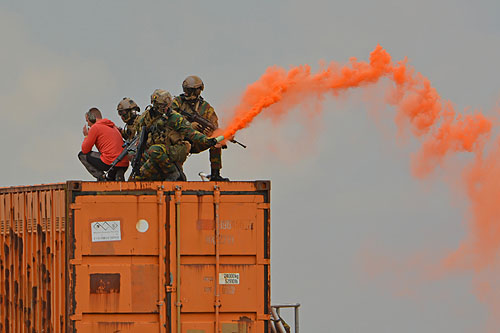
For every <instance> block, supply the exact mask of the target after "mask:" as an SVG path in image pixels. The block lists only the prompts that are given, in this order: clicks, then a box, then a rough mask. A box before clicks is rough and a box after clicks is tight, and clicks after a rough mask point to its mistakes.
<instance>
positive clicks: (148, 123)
mask: <svg viewBox="0 0 500 333" xmlns="http://www.w3.org/2000/svg"><path fill="white" fill-rule="evenodd" d="M151 104H152V105H150V106H148V107H147V108H146V110H145V112H144V113H143V114H142V115H141V117H140V119H139V120H138V123H137V131H140V130H141V129H142V128H143V127H146V130H147V133H148V135H147V142H146V146H145V152H146V153H145V154H144V156H143V161H144V162H143V164H142V166H141V168H140V170H139V173H138V175H137V176H136V177H135V179H136V180H169V181H175V180H186V176H185V175H184V172H183V169H182V166H183V164H184V162H185V161H186V158H187V156H188V154H189V151H190V150H191V144H196V145H197V146H199V147H200V149H201V150H205V149H208V148H210V147H212V146H214V145H216V144H217V143H218V142H217V139H215V138H210V137H208V136H206V135H204V134H202V133H200V132H198V131H196V130H194V129H193V128H192V127H191V124H190V123H189V122H188V121H186V120H185V119H184V118H183V117H182V116H181V115H180V114H178V113H177V112H175V111H173V110H172V109H171V108H170V106H171V105H172V96H171V95H170V93H169V92H167V91H165V90H162V89H156V90H155V91H154V92H153V94H152V95H151ZM136 158H137V157H136Z"/></svg>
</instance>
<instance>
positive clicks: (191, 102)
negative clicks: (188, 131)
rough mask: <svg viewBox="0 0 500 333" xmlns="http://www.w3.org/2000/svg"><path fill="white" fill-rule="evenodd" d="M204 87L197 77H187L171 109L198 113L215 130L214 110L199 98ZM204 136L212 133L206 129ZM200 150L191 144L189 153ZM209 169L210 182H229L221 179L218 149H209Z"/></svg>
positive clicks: (220, 156)
mask: <svg viewBox="0 0 500 333" xmlns="http://www.w3.org/2000/svg"><path fill="white" fill-rule="evenodd" d="M204 87H205V86H204V84H203V81H202V80H201V79H200V78H199V77H198V76H195V75H191V76H188V77H187V78H186V79H185V80H184V82H182V90H183V91H184V93H183V94H181V95H179V96H177V97H175V98H174V101H173V103H172V109H173V110H174V111H177V112H181V111H183V112H186V113H198V114H199V115H200V116H202V117H203V118H205V119H206V120H208V121H209V122H211V123H212V125H214V127H215V128H218V127H219V122H218V119H217V115H216V114H215V110H214V108H213V107H212V106H211V105H210V104H208V102H207V101H205V100H204V99H203V97H201V96H200V94H201V92H202V91H203V88H204ZM191 126H192V127H193V128H194V129H195V130H198V131H200V130H201V127H200V125H199V124H198V123H196V122H192V123H191ZM204 134H206V135H212V131H210V130H209V129H206V130H205V131H204ZM202 148H203V147H202V146H198V145H197V144H193V145H192V147H191V153H193V154H196V153H199V152H201V151H203V150H204V149H202ZM210 168H211V173H210V180H213V181H228V180H229V179H228V178H224V177H221V175H220V170H221V169H222V150H221V148H220V147H211V148H210Z"/></svg>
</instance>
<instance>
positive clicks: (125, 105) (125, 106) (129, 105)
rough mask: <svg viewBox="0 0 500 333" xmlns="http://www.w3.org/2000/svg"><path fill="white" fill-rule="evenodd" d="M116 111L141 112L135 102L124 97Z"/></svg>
mask: <svg viewBox="0 0 500 333" xmlns="http://www.w3.org/2000/svg"><path fill="white" fill-rule="evenodd" d="M116 110H118V111H123V110H135V111H139V110H140V108H139V105H137V103H136V102H134V101H133V100H132V99H131V98H128V97H123V99H122V100H121V101H120V103H118V106H117V107H116Z"/></svg>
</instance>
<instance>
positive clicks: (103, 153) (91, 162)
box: [78, 108, 128, 181]
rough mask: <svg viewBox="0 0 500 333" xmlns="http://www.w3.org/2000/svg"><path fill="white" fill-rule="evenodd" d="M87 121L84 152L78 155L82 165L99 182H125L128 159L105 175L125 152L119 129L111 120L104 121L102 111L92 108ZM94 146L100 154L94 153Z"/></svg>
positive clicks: (86, 115)
mask: <svg viewBox="0 0 500 333" xmlns="http://www.w3.org/2000/svg"><path fill="white" fill-rule="evenodd" d="M85 121H86V122H87V125H88V126H87V125H85V126H83V135H84V136H85V139H84V140H83V143H82V151H81V152H79V153H78V158H79V159H80V161H81V162H82V164H83V165H84V166H85V168H87V170H88V171H89V172H90V174H91V175H92V176H94V177H95V178H97V180H98V181H104V180H120V181H123V180H125V171H126V170H127V168H128V159H127V157H125V158H124V159H123V160H121V161H120V162H118V164H116V166H115V167H114V168H113V170H111V171H110V172H109V173H108V174H107V176H106V174H105V171H108V170H109V168H110V165H111V163H113V161H114V160H115V159H116V158H117V157H118V155H120V153H121V152H122V150H123V148H122V146H123V139H122V135H121V133H120V131H119V130H118V128H117V127H116V126H115V124H114V123H113V122H112V121H111V120H109V119H103V118H102V114H101V111H99V110H98V109H97V108H92V109H90V110H89V111H88V112H87V113H85ZM94 145H95V146H96V148H97V150H98V151H99V152H95V151H92V147H93V146H94Z"/></svg>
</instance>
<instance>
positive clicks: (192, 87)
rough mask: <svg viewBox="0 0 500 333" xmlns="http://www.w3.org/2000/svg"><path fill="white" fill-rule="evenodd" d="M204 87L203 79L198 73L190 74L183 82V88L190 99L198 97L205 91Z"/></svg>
mask: <svg viewBox="0 0 500 333" xmlns="http://www.w3.org/2000/svg"><path fill="white" fill-rule="evenodd" d="M203 88H205V85H204V84H203V81H202V80H201V79H200V78H199V77H198V76H196V75H191V76H188V77H187V78H186V79H185V80H184V81H183V82H182V90H183V91H184V95H185V96H186V99H188V100H195V99H197V98H198V96H200V94H201V92H202V91H203Z"/></svg>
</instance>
